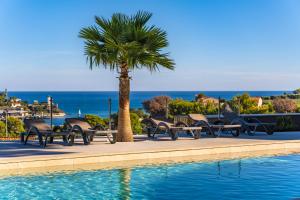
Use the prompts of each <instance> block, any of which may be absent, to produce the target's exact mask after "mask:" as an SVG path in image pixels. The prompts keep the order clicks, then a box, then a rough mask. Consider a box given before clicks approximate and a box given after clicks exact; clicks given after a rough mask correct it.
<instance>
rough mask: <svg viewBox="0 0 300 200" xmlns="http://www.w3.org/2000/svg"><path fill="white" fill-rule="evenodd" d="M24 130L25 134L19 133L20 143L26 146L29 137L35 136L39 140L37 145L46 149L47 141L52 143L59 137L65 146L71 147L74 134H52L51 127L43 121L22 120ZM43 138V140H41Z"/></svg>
mask: <svg viewBox="0 0 300 200" xmlns="http://www.w3.org/2000/svg"><path fill="white" fill-rule="evenodd" d="M24 124H25V128H26V132H25V133H21V142H24V144H27V141H28V138H29V137H30V136H34V135H36V136H37V137H38V139H39V144H40V146H42V147H46V145H47V141H48V139H50V141H53V138H54V137H56V136H61V137H62V138H63V141H64V143H65V144H67V145H73V143H74V134H73V133H72V132H69V131H68V132H54V131H53V130H52V129H51V127H50V126H49V125H48V124H47V123H46V122H45V121H44V120H43V119H24ZM43 137H44V138H45V139H44V140H43Z"/></svg>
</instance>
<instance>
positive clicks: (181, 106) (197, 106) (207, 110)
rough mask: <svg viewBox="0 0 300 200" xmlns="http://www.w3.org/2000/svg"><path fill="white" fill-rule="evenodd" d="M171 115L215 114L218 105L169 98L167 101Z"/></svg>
mask: <svg viewBox="0 0 300 200" xmlns="http://www.w3.org/2000/svg"><path fill="white" fill-rule="evenodd" d="M169 112H170V114H171V115H173V116H175V115H187V114H191V113H201V114H217V113H218V106H217V105H215V104H213V103H210V102H208V103H205V104H204V103H202V102H191V101H186V100H183V99H175V100H171V101H170V103H169Z"/></svg>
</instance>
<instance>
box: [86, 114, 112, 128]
mask: <svg viewBox="0 0 300 200" xmlns="http://www.w3.org/2000/svg"><path fill="white" fill-rule="evenodd" d="M84 118H85V120H86V121H87V122H88V123H89V124H90V125H91V126H96V125H98V124H100V125H102V126H104V127H106V126H107V124H108V123H107V121H106V120H105V119H102V118H101V117H99V116H97V115H91V114H87V115H85V116H84Z"/></svg>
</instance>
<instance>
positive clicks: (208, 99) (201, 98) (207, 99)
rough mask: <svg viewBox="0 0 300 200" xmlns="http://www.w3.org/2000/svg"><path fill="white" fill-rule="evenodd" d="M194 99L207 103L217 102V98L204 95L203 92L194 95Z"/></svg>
mask: <svg viewBox="0 0 300 200" xmlns="http://www.w3.org/2000/svg"><path fill="white" fill-rule="evenodd" d="M195 100H196V101H198V102H203V103H204V104H207V103H213V104H218V103H219V99H216V98H213V97H208V96H205V95H204V94H197V95H196V96H195Z"/></svg>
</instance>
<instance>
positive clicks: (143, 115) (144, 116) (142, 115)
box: [130, 108, 149, 118]
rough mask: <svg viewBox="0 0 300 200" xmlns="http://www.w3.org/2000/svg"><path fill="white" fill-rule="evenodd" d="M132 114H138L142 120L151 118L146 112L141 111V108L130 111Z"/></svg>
mask: <svg viewBox="0 0 300 200" xmlns="http://www.w3.org/2000/svg"><path fill="white" fill-rule="evenodd" d="M130 113H135V114H137V115H138V116H139V117H140V118H148V117H149V115H148V114H146V113H145V112H144V110H143V109H141V108H138V109H130Z"/></svg>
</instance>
